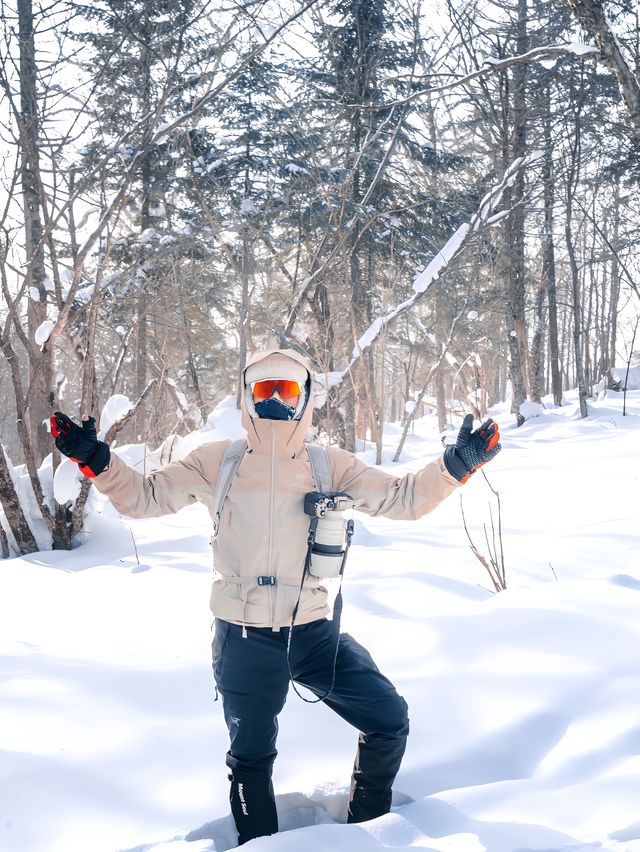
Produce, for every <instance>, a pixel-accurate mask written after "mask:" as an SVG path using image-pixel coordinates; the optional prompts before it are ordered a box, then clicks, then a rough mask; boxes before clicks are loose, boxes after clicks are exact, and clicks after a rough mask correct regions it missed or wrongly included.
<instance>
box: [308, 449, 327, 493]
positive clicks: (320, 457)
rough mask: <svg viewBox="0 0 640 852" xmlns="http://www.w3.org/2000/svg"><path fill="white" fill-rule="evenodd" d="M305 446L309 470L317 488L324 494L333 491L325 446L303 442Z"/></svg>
mask: <svg viewBox="0 0 640 852" xmlns="http://www.w3.org/2000/svg"><path fill="white" fill-rule="evenodd" d="M305 446H306V448H307V453H308V454H309V461H310V462H311V472H312V473H313V478H314V481H315V483H316V488H317V490H318V491H321V492H323V493H325V494H327V493H329V492H330V491H333V480H332V476H331V465H330V464H329V453H328V452H327V449H326V447H321V446H320V445H319V444H305Z"/></svg>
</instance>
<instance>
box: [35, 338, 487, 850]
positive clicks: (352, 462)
mask: <svg viewBox="0 0 640 852" xmlns="http://www.w3.org/2000/svg"><path fill="white" fill-rule="evenodd" d="M243 383H244V389H245V392H244V397H243V399H242V424H243V426H244V428H245V429H246V431H247V436H248V437H247V442H246V451H244V452H243V450H244V449H245V448H244V447H241V448H240V451H239V452H238V453H236V458H235V461H234V462H233V468H232V475H231V477H230V481H229V482H228V483H227V486H226V487H225V488H226V493H225V494H224V495H222V498H221V495H220V493H219V492H220V486H218V495H217V498H216V490H217V489H216V482H217V480H218V474H219V472H221V471H226V472H227V474H228V472H229V470H230V468H229V464H230V462H229V442H226V441H221V442H212V443H209V444H204V445H202V446H200V447H198V448H197V449H196V450H194V451H193V452H191V453H190V454H189V455H187V456H186V457H185V458H184V459H183V460H182V461H178V462H173V463H171V464H169V465H168V466H166V467H164V468H163V469H161V470H158V471H155V472H154V473H151V474H149V475H148V476H142V475H141V474H140V473H137V472H136V471H135V470H133V469H132V468H130V467H128V466H127V465H126V464H125V463H124V462H123V461H122V460H121V459H120V458H119V457H118V456H117V455H115V454H114V453H110V451H109V447H108V446H107V444H105V443H104V442H102V441H98V439H97V435H96V429H95V421H94V419H93V418H92V417H86V416H85V417H83V421H82V426H78V425H77V424H75V423H74V422H73V421H71V420H70V419H69V418H68V417H67V416H66V415H64V414H62V413H60V412H56V413H55V414H54V415H53V417H52V418H51V425H52V434H53V436H54V437H55V442H56V446H57V447H58V449H59V450H60V451H61V452H62V453H64V454H65V455H67V456H69V457H70V458H72V459H73V460H74V461H77V462H78V464H79V466H80V469H81V470H82V472H83V473H84V474H85V475H87V476H91V477H95V486H96V488H98V490H99V491H100V492H101V493H103V494H105V495H106V496H107V497H109V498H110V500H111V502H112V503H113V505H114V506H115V508H116V509H117V510H118V511H119V512H121V513H122V514H124V515H128V516H130V517H137V518H140V517H154V516H159V515H166V514H168V513H171V512H177V511H178V510H179V509H180V508H182V507H183V506H186V505H189V504H191V503H194V502H195V501H200V502H201V503H204V504H205V505H206V506H207V507H208V508H209V511H210V512H211V514H212V516H213V517H214V529H215V530H216V535H215V538H214V565H215V571H216V578H215V580H214V583H213V589H212V595H211V608H212V610H213V614H214V616H215V634H214V639H213V670H214V676H215V683H216V687H217V690H218V691H219V693H220V695H221V696H222V704H223V710H224V716H225V721H226V723H227V727H228V729H229V738H230V747H229V750H228V752H227V758H226V762H227V766H228V767H229V769H230V775H229V780H230V782H231V791H230V802H231V810H232V813H233V817H234V820H235V823H236V827H237V829H238V842H239V844H243V843H246V842H247V841H248V840H251V839H252V838H254V837H260V836H263V835H269V834H274V833H275V832H277V830H278V819H277V814H276V804H275V797H274V791H273V785H272V782H271V775H272V769H273V764H274V760H275V758H276V753H277V752H276V736H277V731H278V722H277V717H278V714H279V713H280V711H281V710H282V708H283V706H284V702H285V698H286V695H287V691H288V687H289V682H290V680H293V681H295V682H297V683H299V684H303V685H304V686H305V687H307V688H308V689H309V690H310V691H311V692H312V693H315V695H316V696H318V698H322V699H323V700H324V701H325V703H326V704H327V705H328V706H329V707H330V708H331V709H332V710H334V711H335V712H336V713H338V714H339V715H340V716H342V718H343V719H345V720H346V721H347V722H349V723H350V724H351V725H353V726H354V727H355V728H357V729H358V731H359V732H360V733H359V740H358V749H357V754H356V759H355V765H354V769H353V775H352V779H351V789H350V795H349V804H348V816H347V819H348V822H363V821H364V820H369V819H373V818H374V817H378V816H381V815H382V814H385V813H387V812H388V811H389V809H390V807H391V788H392V784H393V782H394V779H395V777H396V774H397V772H398V769H399V767H400V761H401V760H402V756H403V753H404V750H405V743H406V739H407V734H408V732H409V720H408V715H407V705H406V702H405V701H404V699H403V698H402V697H401V696H400V695H399V694H398V692H397V691H396V689H395V687H394V686H393V684H392V683H391V682H390V681H389V680H388V679H387V678H386V677H385V676H384V675H383V674H381V672H380V671H379V670H378V668H377V666H376V665H375V663H374V662H373V660H372V658H371V656H370V655H369V653H368V651H367V650H366V649H365V648H364V647H362V646H361V645H360V644H358V642H356V641H355V639H353V638H352V637H351V636H349V635H348V634H344V633H339V628H338V632H336V624H335V618H334V620H329V619H327V617H326V616H327V614H328V612H329V606H328V603H327V598H328V594H327V590H326V588H325V585H324V584H323V580H322V578H320V577H318V576H314V574H313V573H312V572H311V571H310V570H309V551H310V545H309V540H310V539H309V536H310V517H309V514H305V507H306V503H307V501H306V500H305V495H307V497H309V495H317V494H318V492H319V491H320V489H319V488H318V476H317V475H316V474H317V472H316V470H315V469H314V463H313V460H312V456H315V455H316V453H312V452H311V450H309V448H308V446H307V445H305V443H304V437H305V432H306V430H307V428H308V426H309V425H310V424H311V418H312V413H313V382H312V378H311V370H310V365H309V363H308V361H307V360H306V359H305V358H304V357H303V356H301V355H299V354H298V353H297V352H294V351H292V350H287V349H280V350H278V349H272V350H267V351H264V352H257V353H255V354H254V355H253V356H252V357H251V358H250V360H249V362H248V364H247V367H246V368H245V370H244V375H243ZM472 427H473V417H472V415H470V414H469V415H467V416H466V417H465V419H464V422H463V425H462V428H461V429H460V433H459V435H458V439H457V442H456V444H455V446H450V447H448V448H447V449H446V450H445V452H444V454H443V456H441V457H440V458H438V459H437V460H435V461H432V462H431V463H430V464H428V465H427V466H426V467H424V468H423V469H422V470H420V471H418V472H417V473H407V474H405V475H404V476H393V475H390V474H387V473H384V472H383V471H381V470H378V469H375V468H371V467H369V466H367V465H366V464H365V463H364V462H362V461H360V460H359V459H358V458H357V457H356V456H355V455H353V454H352V453H349V452H346V451H345V450H341V449H338V448H336V447H328V448H327V450H326V451H324V457H325V459H326V461H327V462H328V467H327V471H328V475H329V478H330V485H331V488H330V491H331V492H333V493H335V492H343V493H344V494H346V495H349V497H350V498H351V500H352V501H353V505H354V508H355V509H357V510H358V511H361V512H364V513H366V514H368V515H372V516H377V515H384V516H385V517H388V518H396V519H402V520H407V519H414V518H420V517H422V516H423V515H425V514H426V513H427V512H429V511H431V510H432V509H434V508H435V507H436V506H437V505H438V504H439V503H440V502H441V501H442V500H444V499H445V497H447V496H448V495H449V494H451V493H452V492H453V491H455V490H456V488H457V487H459V485H460V483H463V482H465V481H466V480H467V479H468V478H469V476H471V475H472V474H473V473H474V471H476V470H477V469H478V468H479V467H480V466H481V465H483V464H485V463H486V462H487V461H489V460H490V459H492V458H493V457H494V456H495V455H497V453H498V452H499V451H500V444H499V432H498V427H497V424H496V423H495V422H493V421H492V420H487V421H485V422H484V423H483V424H482V425H481V426H480V427H479V428H478V429H476V430H475V431H473V428H472ZM221 477H222V473H221ZM223 490H225V489H223ZM322 497H323V495H322V492H321V491H320V497H317V496H312V505H317V503H316V504H313V500H318V499H320V498H322ZM216 499H218V500H220V499H222V501H223V502H222V503H221V505H216ZM311 511H313V509H312V510H311ZM338 527H340V523H338ZM332 529H333V528H332ZM322 550H323V548H322V547H320V551H322ZM324 550H327V551H331V547H329V548H324ZM343 550H344V547H343ZM330 556H331V554H330V553H329V557H330ZM320 573H321V574H322V572H320ZM294 613H295V622H294V621H293V617H294ZM292 624H293V626H292Z"/></svg>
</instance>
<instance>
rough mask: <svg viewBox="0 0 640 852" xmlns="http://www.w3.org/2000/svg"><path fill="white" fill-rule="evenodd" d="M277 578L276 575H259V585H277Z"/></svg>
mask: <svg viewBox="0 0 640 852" xmlns="http://www.w3.org/2000/svg"><path fill="white" fill-rule="evenodd" d="M275 584H276V578H275V577H258V585H259V586H275Z"/></svg>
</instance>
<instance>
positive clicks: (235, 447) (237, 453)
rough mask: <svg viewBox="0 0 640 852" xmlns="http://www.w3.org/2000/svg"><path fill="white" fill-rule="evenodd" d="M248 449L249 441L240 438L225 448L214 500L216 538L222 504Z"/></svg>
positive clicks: (214, 532)
mask: <svg viewBox="0 0 640 852" xmlns="http://www.w3.org/2000/svg"><path fill="white" fill-rule="evenodd" d="M246 449H247V439H246V438H238V439H237V440H236V441H229V443H228V444H227V446H226V448H225V451H224V455H223V456H222V461H221V462H220V470H219V471H218V478H217V480H216V491H215V495H214V498H213V507H214V512H213V534H214V536H216V535H217V534H218V525H219V522H220V512H221V511H222V504H223V503H224V501H225V499H226V496H227V494H228V493H229V488H231V482H232V481H233V477H234V476H235V475H236V471H237V470H238V468H239V467H240V462H241V461H242V457H243V456H244V454H245V451H246Z"/></svg>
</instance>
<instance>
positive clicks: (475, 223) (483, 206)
mask: <svg viewBox="0 0 640 852" xmlns="http://www.w3.org/2000/svg"><path fill="white" fill-rule="evenodd" d="M541 157H542V152H541V151H534V152H533V153H531V154H529V156H527V157H520V158H519V159H517V160H514V162H513V163H512V164H511V165H510V166H509V168H508V169H507V171H506V172H505V173H504V176H503V178H502V180H501V181H500V183H498V184H496V186H494V187H492V188H491V189H490V190H489V192H488V193H487V194H486V195H485V196H484V198H483V199H482V201H481V202H480V204H479V206H478V209H477V211H476V212H475V213H474V215H473V216H472V217H471V219H470V220H469V221H468V222H465V223H464V224H463V225H460V227H459V228H458V230H457V231H456V232H455V233H454V234H453V235H452V236H451V237H449V239H448V240H447V242H446V243H445V245H444V246H443V247H442V248H441V249H440V251H439V252H438V253H437V254H436V255H435V256H434V257H433V258H432V260H431V261H430V262H429V264H428V265H427V266H426V267H425V268H424V269H423V270H422V272H420V273H419V274H418V275H417V276H416V278H415V280H414V282H413V290H414V295H413V296H411V297H410V298H409V299H407V300H406V301H404V302H402V304H400V305H397V306H396V307H395V308H393V309H392V310H390V311H389V312H388V313H387V314H385V315H384V316H381V317H377V318H376V319H375V320H374V321H373V322H372V323H371V325H370V326H369V328H368V329H367V330H366V331H365V333H364V334H363V335H362V336H361V337H360V339H359V340H358V341H357V342H356V345H355V346H354V348H353V353H352V355H351V360H350V361H349V363H348V365H347V366H346V367H345V369H344V370H341V371H337V372H334V373H331V375H330V376H329V377H328V380H329V386H330V387H335V386H336V385H339V384H340V383H341V382H342V380H343V379H344V377H345V376H346V375H347V373H348V372H349V370H350V369H351V367H353V365H354V364H355V362H356V361H357V360H358V358H359V357H360V355H362V353H363V352H364V350H365V349H366V348H367V347H369V346H371V344H372V343H373V342H374V341H375V339H376V338H377V337H378V335H379V334H380V332H381V331H382V329H383V328H385V326H387V325H388V324H389V323H390V322H391V321H392V320H394V319H396V318H397V317H399V316H400V315H401V314H403V313H405V311H408V310H410V309H411V308H412V307H413V306H414V305H415V304H416V303H417V302H418V301H419V300H420V299H421V298H422V297H423V296H424V294H425V293H426V292H427V290H429V288H430V287H431V285H432V284H433V282H434V281H437V280H438V278H439V276H440V275H441V273H442V272H443V271H444V270H445V269H446V268H447V267H448V266H449V264H450V263H451V261H452V260H453V258H454V257H456V256H457V255H458V254H460V252H461V251H462V249H463V248H464V247H465V246H466V245H467V243H468V242H469V241H470V239H471V238H472V236H473V234H475V233H476V232H477V231H478V230H479V229H480V228H482V227H485V226H487V225H493V224H495V223H496V222H497V221H499V220H500V219H502V218H504V216H505V215H508V213H509V211H508V210H502V211H499V212H498V213H496V212H495V210H496V207H497V206H498V205H499V204H500V202H501V201H502V197H503V195H504V192H505V190H506V189H507V188H508V187H510V186H512V185H513V183H514V181H515V179H516V177H517V175H518V173H519V172H520V170H521V169H524V168H526V167H527V166H530V165H531V164H532V163H535V162H537V161H538V160H540V158H541ZM316 378H317V379H318V380H319V381H320V382H321V383H323V382H324V379H325V377H324V375H322V374H318V375H317V376H316ZM323 397H324V394H319V399H320V400H321V399H322V398H323Z"/></svg>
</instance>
